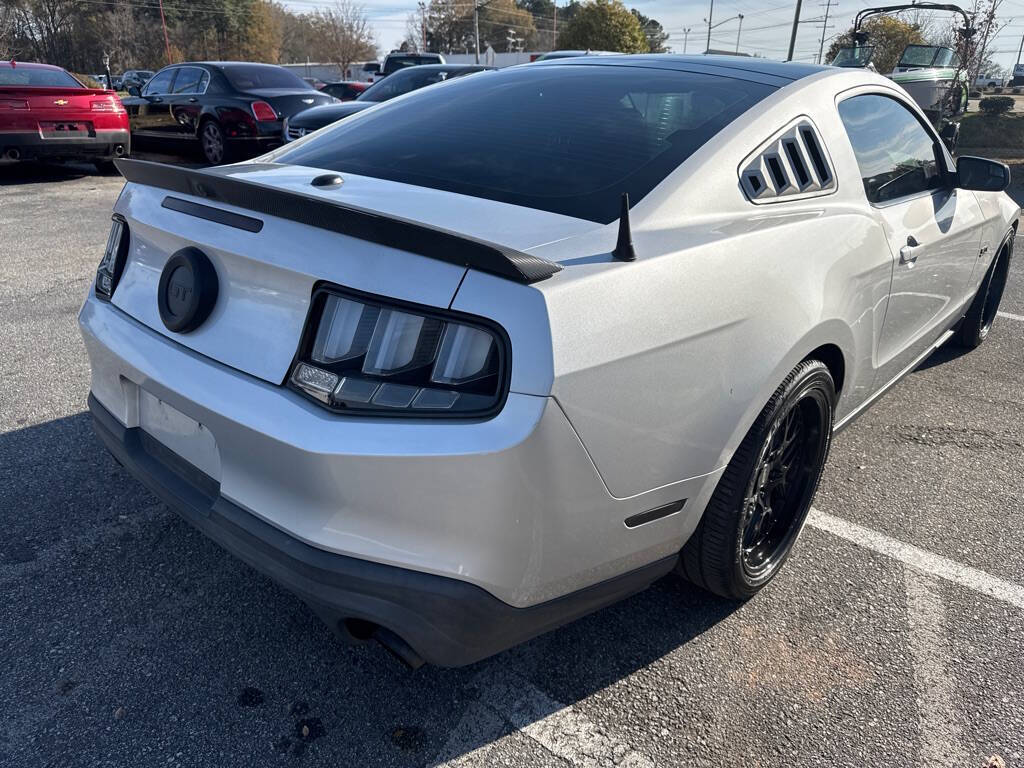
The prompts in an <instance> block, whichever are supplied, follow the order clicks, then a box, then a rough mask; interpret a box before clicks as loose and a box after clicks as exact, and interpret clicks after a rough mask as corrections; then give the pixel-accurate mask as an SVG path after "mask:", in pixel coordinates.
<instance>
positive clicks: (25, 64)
mask: <svg viewBox="0 0 1024 768" xmlns="http://www.w3.org/2000/svg"><path fill="white" fill-rule="evenodd" d="M0 66H2V67H6V68H7V69H11V68H12V67H13V68H15V69H18V68H24V69H59V70H60V71H61V72H65V71H67V70H65V69H64V67H57V66H54V65H53V64H40V63H39V62H37V61H17V60H15V61H0Z"/></svg>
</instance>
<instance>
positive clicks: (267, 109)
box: [252, 101, 277, 123]
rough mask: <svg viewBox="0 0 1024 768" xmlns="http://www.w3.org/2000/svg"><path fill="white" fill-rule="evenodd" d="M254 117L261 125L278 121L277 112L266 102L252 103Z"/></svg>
mask: <svg viewBox="0 0 1024 768" xmlns="http://www.w3.org/2000/svg"><path fill="white" fill-rule="evenodd" d="M252 116H253V117H255V118H256V119H257V120H259V121H260V122H261V123H263V122H270V121H273V120H277V112H275V111H274V108H273V107H272V106H270V105H269V104H267V102H265V101H254V102H253V103H252Z"/></svg>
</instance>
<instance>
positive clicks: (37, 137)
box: [0, 61, 131, 168]
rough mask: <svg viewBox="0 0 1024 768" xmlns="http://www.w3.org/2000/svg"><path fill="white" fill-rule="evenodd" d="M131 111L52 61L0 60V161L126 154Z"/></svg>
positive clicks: (101, 161)
mask: <svg viewBox="0 0 1024 768" xmlns="http://www.w3.org/2000/svg"><path fill="white" fill-rule="evenodd" d="M130 141H131V132H130V130H129V127H128V113H127V112H126V111H125V108H124V105H123V104H122V103H121V100H120V99H119V98H118V96H117V94H116V93H114V91H108V90H104V89H102V88H87V87H86V86H85V85H83V84H82V83H80V82H79V81H78V80H77V79H76V78H75V77H73V76H72V75H71V74H70V73H68V72H67V71H65V70H63V69H61V68H60V67H53V66H50V65H49V64H27V63H22V62H14V61H10V62H6V61H3V62H0V163H3V162H17V161H19V160H80V161H83V160H84V161H90V162H93V163H96V165H97V166H98V167H101V168H104V167H107V166H108V165H109V163H110V161H112V160H113V159H114V158H116V157H124V156H125V155H127V154H128V150H129V147H130Z"/></svg>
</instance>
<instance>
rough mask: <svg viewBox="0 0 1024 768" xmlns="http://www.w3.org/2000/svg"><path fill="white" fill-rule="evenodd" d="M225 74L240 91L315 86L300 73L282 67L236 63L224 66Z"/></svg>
mask: <svg viewBox="0 0 1024 768" xmlns="http://www.w3.org/2000/svg"><path fill="white" fill-rule="evenodd" d="M224 75H225V76H226V77H227V79H228V82H229V83H231V85H232V86H233V87H234V88H236V89H237V90H239V91H252V90H259V89H261V88H305V89H312V88H313V86H311V85H310V84H309V83H307V82H306V81H305V80H303V79H302V78H301V77H299V76H298V75H296V74H293V73H291V72H289V71H288V70H287V69H282V68H281V67H272V66H266V65H263V66H261V65H259V64H234V65H232V66H230V67H224Z"/></svg>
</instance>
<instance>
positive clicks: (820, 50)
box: [818, 0, 839, 64]
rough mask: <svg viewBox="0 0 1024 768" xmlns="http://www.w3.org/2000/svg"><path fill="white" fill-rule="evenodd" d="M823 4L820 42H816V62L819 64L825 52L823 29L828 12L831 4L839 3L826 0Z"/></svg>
mask: <svg viewBox="0 0 1024 768" xmlns="http://www.w3.org/2000/svg"><path fill="white" fill-rule="evenodd" d="M823 5H824V6H825V20H824V21H823V22H822V23H821V43H819V44H818V63H819V64H821V57H822V54H824V52H825V30H827V29H828V12H829V10H830V9H831V8H832V6H833V5H839V0H835V2H833V0H826V1H825V2H824V3H823Z"/></svg>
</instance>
